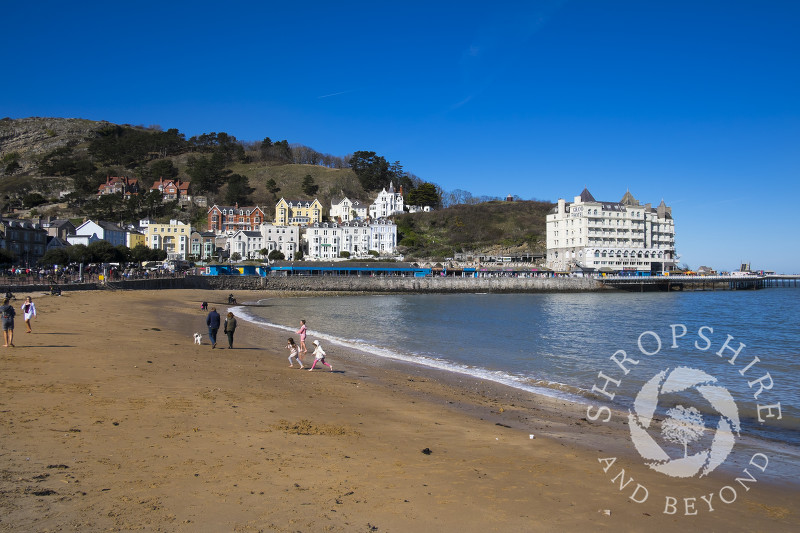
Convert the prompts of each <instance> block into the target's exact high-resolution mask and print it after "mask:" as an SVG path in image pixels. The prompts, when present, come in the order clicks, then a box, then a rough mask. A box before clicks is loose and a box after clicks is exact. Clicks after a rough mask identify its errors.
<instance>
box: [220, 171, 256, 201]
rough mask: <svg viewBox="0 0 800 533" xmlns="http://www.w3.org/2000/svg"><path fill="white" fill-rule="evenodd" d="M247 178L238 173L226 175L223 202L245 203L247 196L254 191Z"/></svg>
mask: <svg viewBox="0 0 800 533" xmlns="http://www.w3.org/2000/svg"><path fill="white" fill-rule="evenodd" d="M254 190H255V189H253V188H252V187H250V182H249V180H248V179H247V178H246V177H245V176H242V175H240V174H231V175H230V176H228V189H227V190H226V191H225V202H227V204H228V205H233V204H237V203H238V204H246V203H247V202H248V198H247V197H248V196H250V194H251V193H252V192H253V191H254Z"/></svg>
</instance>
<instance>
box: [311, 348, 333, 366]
mask: <svg viewBox="0 0 800 533" xmlns="http://www.w3.org/2000/svg"><path fill="white" fill-rule="evenodd" d="M314 346H316V348H314V363H313V364H312V365H311V368H309V369H308V371H309V372H311V371H312V370H314V367H316V366H317V363H322V364H323V365H325V366H327V367H330V369H331V372H333V365H331V364H328V363H326V362H325V355H326V354H325V350H323V349H322V346H321V345H320V343H319V341H314Z"/></svg>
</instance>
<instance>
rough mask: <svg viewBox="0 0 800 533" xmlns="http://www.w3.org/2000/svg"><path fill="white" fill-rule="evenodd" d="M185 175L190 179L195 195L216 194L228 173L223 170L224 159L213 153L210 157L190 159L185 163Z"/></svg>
mask: <svg viewBox="0 0 800 533" xmlns="http://www.w3.org/2000/svg"><path fill="white" fill-rule="evenodd" d="M186 173H187V174H189V176H191V178H192V187H193V188H194V190H195V193H196V194H203V193H206V192H217V191H218V190H219V188H220V186H221V185H222V183H223V182H224V181H225V176H226V175H227V174H228V173H230V171H226V170H225V161H224V157H223V156H222V155H220V154H219V153H216V152H215V153H214V154H212V155H211V157H198V158H195V157H190V158H189V159H188V161H187V162H186Z"/></svg>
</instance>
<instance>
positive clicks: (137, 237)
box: [126, 231, 147, 250]
mask: <svg viewBox="0 0 800 533" xmlns="http://www.w3.org/2000/svg"><path fill="white" fill-rule="evenodd" d="M127 241H128V242H127V244H126V246H127V247H128V248H130V249H131V250H133V249H134V248H135V247H136V245H137V244H143V245H144V246H147V236H146V235H145V234H144V233H139V232H138V231H129V232H128V233H127Z"/></svg>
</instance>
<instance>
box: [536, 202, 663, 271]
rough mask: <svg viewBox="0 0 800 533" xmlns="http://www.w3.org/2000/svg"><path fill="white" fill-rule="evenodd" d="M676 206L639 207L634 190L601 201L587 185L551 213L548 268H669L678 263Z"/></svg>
mask: <svg viewBox="0 0 800 533" xmlns="http://www.w3.org/2000/svg"><path fill="white" fill-rule="evenodd" d="M677 258H678V256H677V254H676V253H675V222H674V220H673V219H672V208H670V207H667V206H666V205H665V204H664V201H663V200H662V201H661V203H660V204H659V205H658V207H655V208H653V207H652V206H651V204H646V205H640V204H639V202H638V201H637V200H636V199H635V198H634V197H633V195H632V194H631V193H630V192H626V193H625V196H623V197H622V200H620V201H619V202H599V201H597V200H595V199H594V197H593V196H592V194H591V193H590V192H589V191H588V190H586V189H584V190H583V192H582V193H581V194H580V196H576V197H575V201H574V202H572V203H566V202H565V201H564V200H563V199H559V200H558V205H557V206H556V207H555V208H554V209H553V210H552V211H551V212H550V213H549V214H548V215H547V260H546V261H547V262H546V266H547V267H548V268H550V269H552V270H555V271H557V272H573V271H598V272H612V271H613V272H619V271H622V270H638V271H646V272H661V271H669V270H673V269H674V268H675V264H676V262H677Z"/></svg>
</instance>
